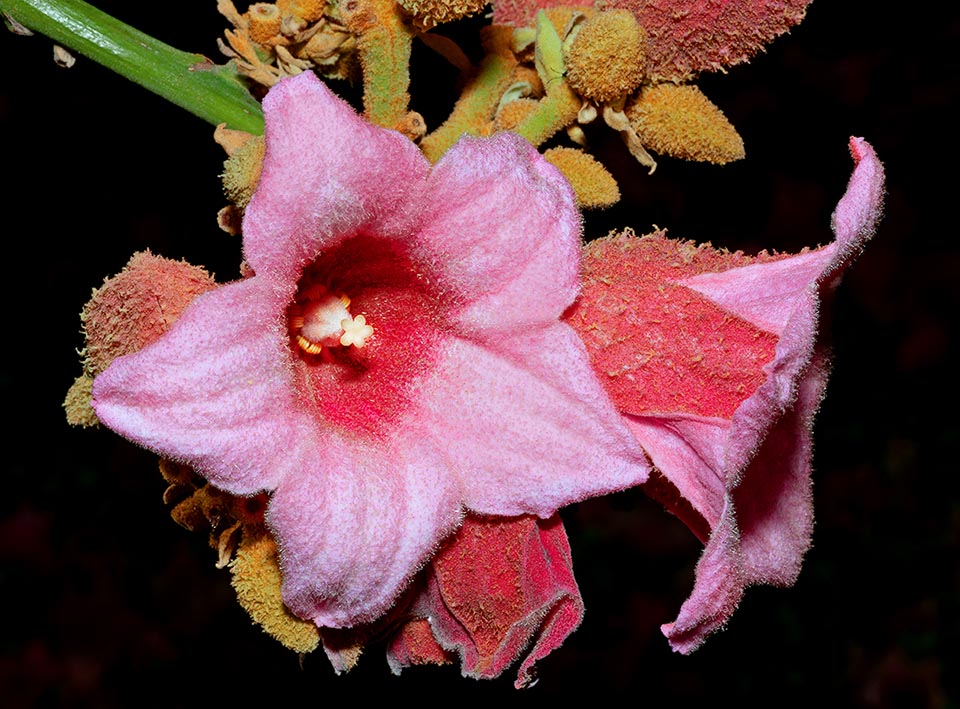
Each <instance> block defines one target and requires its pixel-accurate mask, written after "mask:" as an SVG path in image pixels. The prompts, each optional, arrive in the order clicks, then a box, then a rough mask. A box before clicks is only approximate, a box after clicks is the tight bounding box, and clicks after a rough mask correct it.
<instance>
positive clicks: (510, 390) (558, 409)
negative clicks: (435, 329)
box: [420, 323, 648, 517]
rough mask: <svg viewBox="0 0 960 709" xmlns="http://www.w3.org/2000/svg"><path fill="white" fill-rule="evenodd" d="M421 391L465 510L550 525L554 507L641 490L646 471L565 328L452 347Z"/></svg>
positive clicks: (576, 341) (641, 457)
mask: <svg viewBox="0 0 960 709" xmlns="http://www.w3.org/2000/svg"><path fill="white" fill-rule="evenodd" d="M444 357H445V359H444V361H443V362H442V363H440V364H438V366H437V369H436V372H435V376H433V378H432V379H431V380H430V381H429V382H425V383H424V384H423V385H422V391H421V400H420V405H421V406H422V407H423V412H424V413H423V414H421V416H422V417H424V418H425V419H426V420H432V421H433V422H434V423H433V424H432V425H433V426H434V427H435V428H434V430H437V431H439V432H442V433H443V435H444V438H443V442H444V446H445V448H446V454H447V456H448V465H449V467H450V471H451V472H452V473H453V474H454V475H456V476H457V478H458V479H459V480H460V484H461V487H462V490H463V495H464V497H463V499H464V503H465V505H466V506H467V508H468V509H470V510H472V511H474V512H478V513H482V514H491V515H498V516H516V515H521V514H535V515H538V516H540V517H549V516H550V515H552V514H553V513H554V512H555V511H556V510H557V509H558V508H559V507H562V506H564V505H567V504H570V503H572V502H576V501H579V500H582V499H584V498H587V497H590V496H593V495H599V494H603V493H607V492H611V491H614V490H621V489H623V488H626V487H630V486H632V485H636V484H639V483H642V482H643V481H645V480H646V478H647V474H648V466H647V462H646V458H645V456H644V455H643V452H642V451H641V450H640V448H639V447H638V446H637V445H636V443H635V442H634V440H633V437H632V436H631V435H630V433H629V431H628V430H627V429H626V427H625V425H624V423H623V421H622V420H621V417H620V416H619V414H617V412H616V410H615V409H614V408H613V405H612V403H611V402H610V399H609V398H608V396H607V394H606V393H605V392H604V391H603V389H602V388H601V387H600V385H599V383H598V382H597V381H596V377H595V375H594V374H593V372H592V371H591V369H590V365H589V362H588V361H587V356H586V352H585V351H584V349H583V344H582V343H581V342H580V340H579V338H577V336H576V334H575V333H574V332H573V331H572V330H571V329H570V328H569V327H567V326H566V325H563V324H560V323H557V324H555V325H553V326H551V327H547V328H542V329H540V330H534V331H530V332H527V333H523V334H518V335H514V336H513V337H506V336H504V337H503V338H502V339H501V340H500V341H499V342H497V343H496V347H495V348H494V347H493V346H489V347H481V346H479V345H476V344H474V343H473V342H470V341H468V340H457V339H451V340H450V341H448V342H447V343H446V345H445V349H444Z"/></svg>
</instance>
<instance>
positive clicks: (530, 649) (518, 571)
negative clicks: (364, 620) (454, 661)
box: [387, 516, 583, 689]
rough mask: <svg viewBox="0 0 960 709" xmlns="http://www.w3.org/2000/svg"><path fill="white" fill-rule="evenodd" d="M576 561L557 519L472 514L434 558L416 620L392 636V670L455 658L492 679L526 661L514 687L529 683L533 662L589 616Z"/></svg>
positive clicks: (467, 672) (473, 673)
mask: <svg viewBox="0 0 960 709" xmlns="http://www.w3.org/2000/svg"><path fill="white" fill-rule="evenodd" d="M572 564H573V561H572V559H571V556H570V545H569V543H568V542H567V535H566V532H565V531H564V529H563V523H562V522H561V521H560V518H559V516H554V517H552V518H550V519H549V520H537V519H534V518H532V517H521V518H518V519H513V520H485V519H475V518H469V517H468V518H467V519H466V520H465V521H464V525H463V527H461V528H460V529H459V530H458V531H457V534H456V535H455V536H454V537H453V538H452V539H451V540H450V541H449V542H448V543H447V544H445V545H444V547H443V549H441V551H440V552H439V553H438V554H437V555H436V556H435V557H434V558H433V560H432V561H431V566H430V573H429V575H428V576H427V579H426V588H425V589H424V590H423V591H422V592H421V593H420V595H419V596H418V597H417V599H416V600H415V601H414V603H413V607H412V608H411V609H410V611H409V614H410V619H409V620H407V621H406V622H405V623H404V624H403V625H402V626H401V628H400V629H399V630H398V631H397V632H396V633H394V635H393V636H392V638H391V639H390V642H389V645H388V648H387V659H388V661H389V663H390V666H391V668H393V670H394V672H397V673H399V671H400V670H401V669H402V668H404V667H408V666H410V665H417V664H424V663H427V662H432V663H437V662H442V661H444V660H448V659H449V654H455V655H457V656H459V658H460V663H461V668H462V671H463V674H464V676H466V677H474V678H476V679H489V678H492V677H499V676H500V674H502V673H503V672H504V671H505V670H506V669H507V668H508V667H510V665H512V664H513V663H514V662H515V661H516V660H518V659H519V658H520V657H521V656H522V657H523V660H522V662H521V663H520V668H519V672H518V675H517V681H516V687H517V688H518V689H520V688H522V687H526V686H530V685H531V684H532V683H533V682H534V674H533V665H534V663H535V662H536V661H537V660H539V659H541V658H543V657H545V656H546V655H548V654H549V653H551V652H553V650H555V649H556V648H558V647H560V645H561V644H562V643H563V641H564V640H566V638H567V636H568V635H570V633H572V632H573V631H574V630H576V628H577V626H578V625H580V621H581V620H582V619H583V599H582V598H581V597H580V589H579V588H577V582H576V580H575V579H574V578H573V568H572Z"/></svg>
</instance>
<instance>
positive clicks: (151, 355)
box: [93, 279, 310, 495]
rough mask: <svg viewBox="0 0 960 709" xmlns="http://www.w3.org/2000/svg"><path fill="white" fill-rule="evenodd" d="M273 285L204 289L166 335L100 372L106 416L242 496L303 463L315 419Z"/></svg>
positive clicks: (98, 393)
mask: <svg viewBox="0 0 960 709" xmlns="http://www.w3.org/2000/svg"><path fill="white" fill-rule="evenodd" d="M269 285H270V284H269V283H267V284H264V283H263V281H262V280H256V279H251V280H247V281H241V282H239V283H233V284H230V285H227V286H222V287H221V288H219V289H217V290H215V291H212V292H210V293H207V294H205V295H202V296H200V297H198V298H197V299H196V300H195V301H194V302H193V303H192V304H191V305H190V306H189V307H188V308H187V310H186V311H185V312H184V314H183V315H182V316H181V317H180V318H179V319H178V320H177V321H176V323H174V325H173V327H172V328H171V329H170V331H169V332H168V333H167V334H166V335H165V336H164V337H162V338H161V339H159V340H157V341H156V342H155V343H153V344H152V345H150V346H149V347H147V348H145V349H143V350H141V351H139V352H136V353H134V354H131V355H127V356H125V357H120V358H119V359H117V360H114V362H113V364H112V365H111V366H110V367H109V368H108V369H107V370H106V371H105V372H104V373H103V374H101V375H100V376H98V377H97V378H96V379H95V380H94V386H93V407H94V409H95V410H96V412H97V416H98V417H99V418H100V420H101V421H102V422H103V423H104V424H105V425H106V426H108V427H110V428H111V429H113V430H114V431H116V432H118V433H120V434H121V435H123V436H125V437H126V438H128V439H130V440H131V441H134V442H135V443H138V444H140V445H141V446H143V447H144V448H148V449H150V450H152V451H155V452H157V453H159V454H160V455H163V456H166V457H168V458H172V459H174V460H177V461H180V462H183V463H186V464H188V465H190V466H192V467H194V468H195V469H196V470H197V471H198V472H200V473H201V474H202V475H204V477H206V478H207V479H208V480H210V481H211V482H212V483H214V484H215V485H216V486H217V487H220V488H223V489H224V490H227V491H229V492H232V493H235V494H240V495H246V494H252V493H255V492H258V491H260V490H265V489H270V488H272V487H274V486H275V485H276V483H277V481H279V480H280V479H281V478H283V477H284V476H285V475H287V474H288V473H290V472H292V471H295V470H297V469H298V468H299V465H300V464H299V459H300V457H301V455H302V453H303V450H302V441H303V440H304V432H305V431H307V430H309V427H310V421H309V418H308V417H306V416H305V415H304V414H303V413H302V412H301V411H300V409H299V408H298V406H297V403H296V401H295V399H294V396H293V387H292V385H291V373H290V371H289V369H288V367H287V366H285V363H286V362H287V360H288V358H289V350H287V349H286V340H287V336H286V333H285V332H284V331H283V330H281V325H280V324H279V316H278V308H280V307H282V306H281V305H280V304H279V303H278V302H277V301H276V299H275V298H274V297H273V293H274V291H273V289H271V288H270V287H269ZM263 286H266V287H265V288H264V287H263ZM264 461H270V464H269V465H268V466H265V465H264Z"/></svg>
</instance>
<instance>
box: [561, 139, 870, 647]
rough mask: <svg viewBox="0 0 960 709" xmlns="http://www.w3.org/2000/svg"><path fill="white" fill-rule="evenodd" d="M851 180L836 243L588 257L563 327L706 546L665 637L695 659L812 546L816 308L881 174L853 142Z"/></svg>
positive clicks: (607, 247) (847, 252)
mask: <svg viewBox="0 0 960 709" xmlns="http://www.w3.org/2000/svg"><path fill="white" fill-rule="evenodd" d="M850 147H851V151H852V153H853V157H854V160H855V162H856V169H855V170H854V173H853V177H852V178H851V180H850V184H849V187H848V188H847V192H846V194H845V195H844V197H843V199H841V200H840V203H839V204H838V205H837V209H836V211H835V212H834V215H833V228H834V232H835V234H836V240H835V241H834V242H833V243H831V244H830V245H828V246H825V247H823V248H820V249H817V250H815V251H806V252H803V253H801V254H799V255H796V256H769V255H765V254H764V255H761V256H760V257H756V258H750V257H746V256H744V255H742V254H739V253H737V254H731V253H727V252H720V251H717V250H715V249H712V248H710V247H706V246H704V247H697V246H694V245H692V244H690V243H684V242H675V241H670V240H668V239H666V238H665V237H664V236H663V235H662V234H657V235H654V236H651V237H644V238H641V239H637V238H636V237H632V236H630V237H628V236H620V237H616V238H612V239H607V240H601V241H599V242H594V243H592V244H590V245H589V246H588V258H587V264H586V268H587V275H586V279H585V285H584V292H583V296H582V297H581V299H580V300H579V301H578V303H577V306H576V307H575V308H574V309H573V310H572V311H571V313H570V314H569V317H568V322H570V323H571V325H573V326H574V327H575V328H576V329H577V330H578V331H579V332H580V333H581V335H582V336H583V337H584V340H585V341H586V343H587V346H588V349H589V350H590V351H591V357H592V360H593V363H594V367H595V369H596V370H597V372H598V374H599V375H600V376H601V378H602V379H603V380H604V381H605V384H606V385H607V389H608V391H610V393H611V395H612V396H613V398H614V401H615V402H616V404H617V406H618V407H619V408H620V410H621V411H623V413H624V417H625V419H626V421H627V423H628V425H629V426H630V429H631V430H632V431H633V432H634V434H635V435H636V437H637V440H638V441H639V442H640V443H641V445H642V446H643V447H644V449H645V450H646V451H647V452H648V453H649V455H650V457H651V459H652V461H653V463H654V465H655V467H656V468H657V470H658V471H659V473H661V474H662V476H663V478H659V477H655V478H654V479H652V480H651V482H650V483H649V484H648V486H647V489H648V491H649V492H651V494H653V495H654V496H655V497H657V498H659V499H661V500H662V501H663V502H664V503H665V504H666V505H667V507H668V508H670V509H671V510H673V511H674V512H675V513H676V514H677V515H678V516H680V517H681V519H683V520H684V521H685V522H687V524H688V526H690V527H691V529H693V530H694V531H695V532H697V533H698V535H699V536H700V537H701V538H702V539H704V540H707V539H708V541H707V545H706V549H705V550H704V553H703V556H702V557H701V559H700V562H699V564H698V566H697V579H696V585H695V587H694V590H693V593H692V594H691V596H690V598H689V599H688V600H687V601H686V603H684V605H683V607H682V608H681V610H680V615H679V616H678V618H677V619H676V620H675V621H674V622H673V623H668V624H666V625H664V626H663V631H664V633H665V634H666V635H667V637H668V638H669V639H670V643H671V645H672V646H673V648H674V649H675V650H678V651H680V652H690V651H692V650H694V649H695V648H696V647H697V646H698V645H699V644H700V643H701V642H703V640H704V639H705V638H706V636H707V635H709V634H710V633H711V632H713V631H714V630H716V629H717V628H718V627H720V626H721V625H723V624H724V623H725V622H726V620H727V619H728V618H729V616H730V614H731V613H732V612H733V610H734V609H735V608H736V606H737V603H738V602H739V600H740V597H741V595H742V593H743V589H744V588H745V587H746V586H749V585H752V584H761V583H762V584H773V585H778V586H785V585H790V584H792V583H793V582H794V581H795V580H796V576H797V574H798V573H799V570H800V563H801V561H802V557H803V554H804V552H805V551H806V550H807V548H808V547H809V544H810V535H811V531H812V521H813V511H812V499H811V493H810V456H811V435H810V431H811V426H812V423H813V416H814V414H815V412H816V409H817V406H818V404H819V402H820V399H821V396H822V394H823V389H824V385H825V383H826V377H827V369H828V367H827V355H826V349H825V346H824V345H823V342H822V338H821V336H820V333H819V310H820V305H821V302H822V301H823V299H824V298H826V297H829V295H830V293H831V291H832V290H833V288H834V287H835V286H836V284H837V282H838V280H839V277H840V276H841V274H842V273H843V272H844V271H845V270H846V268H847V267H848V266H849V265H850V264H851V262H852V261H853V259H854V257H855V256H856V255H857V254H858V253H859V252H860V250H861V249H862V247H863V245H864V243H865V242H866V240H867V239H869V238H870V236H871V235H872V234H873V229H874V225H875V223H876V220H877V219H878V216H879V212H880V205H881V200H882V195H883V169H882V166H881V165H880V163H879V161H878V160H877V157H876V155H875V154H874V152H873V149H872V148H871V147H870V146H869V145H868V144H867V143H866V142H864V141H863V140H861V139H856V138H855V139H852V140H851V142H850Z"/></svg>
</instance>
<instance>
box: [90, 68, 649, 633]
mask: <svg viewBox="0 0 960 709" xmlns="http://www.w3.org/2000/svg"><path fill="white" fill-rule="evenodd" d="M264 112H265V115H266V124H267V129H266V138H267V147H266V156H265V159H264V165H263V172H262V177H261V181H260V184H259V187H258V190H257V192H256V194H255V195H254V197H253V200H252V201H251V203H250V205H249V207H248V208H247V211H246V214H245V218H244V223H243V234H244V255H245V258H246V262H247V264H248V265H249V266H250V268H252V269H253V272H254V273H255V275H253V276H252V277H250V278H247V279H245V280H242V281H239V282H235V283H231V284H228V285H226V286H223V287H221V288H219V289H217V290H215V291H213V292H210V293H207V294H205V295H203V296H200V297H199V298H197V299H196V300H195V301H194V302H193V303H192V304H191V306H190V307H189V308H188V309H187V311H186V312H185V313H184V314H183V315H182V316H181V317H180V319H179V320H177V322H176V323H175V324H174V326H173V327H172V328H171V330H170V331H169V332H168V333H167V334H166V335H165V336H164V337H163V338H161V339H160V340H158V341H157V342H155V343H154V344H152V345H150V346H149V347H147V348H146V349H144V350H142V351H140V352H138V353H136V354H133V355H129V356H126V357H122V358H120V359H118V360H116V361H115V362H114V363H113V364H112V365H111V367H110V368H109V369H107V371H106V372H104V373H103V374H101V375H100V376H99V377H98V378H97V379H96V381H95V384H94V407H95V409H96V411H97V415H98V416H99V418H100V420H101V421H103V422H104V423H105V424H106V425H107V426H109V427H110V428H112V429H114V430H115V431H117V432H119V433H121V434H122V435H124V436H126V437H127V438H129V439H131V440H133V441H135V442H136V443H139V444H140V445H143V446H145V447H147V448H149V449H151V450H154V451H156V452H157V453H159V454H161V455H163V456H166V457H169V458H172V459H175V460H178V461H181V462H184V463H186V464H188V465H190V466H192V467H194V468H195V469H196V470H197V471H198V472H200V473H201V474H202V475H204V476H205V477H206V478H207V479H208V480H210V482H211V483H213V484H214V485H216V486H217V487H220V488H222V489H224V490H227V491H229V492H231V493H234V494H238V495H252V494H254V493H257V492H259V491H262V490H268V491H271V493H272V495H271V498H270V504H269V509H268V512H267V522H268V524H269V526H270V528H271V530H272V531H273V533H274V534H275V535H276V537H277V539H278V541H279V546H280V549H281V566H282V569H283V574H284V586H283V592H284V600H285V602H286V604H287V605H288V606H289V607H290V609H291V610H292V611H293V612H294V613H296V614H297V615H299V616H301V617H304V618H308V619H311V620H313V621H314V622H316V623H317V624H318V625H320V626H330V627H344V626H350V625H354V624H357V623H360V622H365V621H371V620H373V619H375V618H377V617H378V616H380V615H382V614H383V613H385V612H386V611H387V610H388V609H389V608H390V606H391V604H392V602H393V601H394V599H395V598H396V596H397V594H398V593H399V591H400V590H401V589H402V588H403V587H404V586H405V585H406V584H407V583H408V582H409V580H410V579H411V577H412V576H413V575H414V573H415V572H416V571H417V570H418V569H419V568H420V567H422V566H423V565H424V564H425V563H426V562H427V561H428V559H429V558H430V557H431V556H432V554H433V553H434V552H435V550H436V549H437V547H438V546H439V544H440V542H441V541H442V540H443V538H444V537H445V536H447V535H448V534H450V533H451V532H452V531H453V530H454V529H455V528H456V527H457V526H458V525H459V524H460V521H461V518H462V516H463V513H464V510H470V511H472V512H476V513H479V514H490V515H502V516H515V515H522V514H533V515H537V516H540V517H549V516H550V515H552V514H553V513H554V511H555V510H556V509H557V508H558V507H560V506H562V505H565V504H568V503H571V502H574V501H577V500H580V499H583V498H585V497H588V496H591V495H597V494H601V493H605V492H608V491H611V490H615V489H620V488H624V487H628V486H631V485H635V484H638V483H641V482H643V481H644V480H645V479H646V477H647V464H646V462H645V459H644V457H643V454H642V452H641V451H640V450H639V447H638V446H637V444H636V442H635V441H634V440H633V437H632V436H631V435H630V433H629V431H628V430H627V428H626V427H625V425H624V422H623V421H622V419H621V417H620V416H619V415H618V413H617V412H616V410H615V409H614V407H613V405H612V403H611V402H610V400H609V397H608V395H607V394H606V393H605V392H604V391H603V389H602V388H601V386H600V385H599V383H598V382H597V381H596V378H595V376H594V374H593V372H592V370H591V368H590V364H589V362H588V358H587V354H586V351H585V349H584V347H583V344H582V342H581V341H580V339H579V338H578V337H577V335H576V334H575V333H574V332H573V331H572V330H571V329H570V328H569V327H568V326H567V325H565V324H563V323H561V322H559V316H560V314H561V313H562V312H563V311H564V309H565V308H566V307H567V306H568V305H569V304H570V303H571V302H572V301H573V299H574V298H575V296H576V294H577V291H578V284H579V268H580V241H579V229H580V224H579V217H578V214H577V212H576V209H575V208H574V201H573V195H572V193H571V191H570V188H569V186H568V185H567V183H566V181H565V180H564V179H563V178H562V177H561V176H560V174H559V173H558V172H557V171H556V170H555V169H554V168H553V167H552V166H550V165H548V164H547V163H546V162H545V161H544V160H543V159H542V158H541V157H540V155H538V153H537V152H536V150H534V149H533V148H532V147H531V146H530V145H529V144H528V143H526V142H525V141H523V140H522V139H520V138H518V137H516V136H511V135H501V136H498V137H496V138H493V139H489V140H475V139H464V140H463V141H461V142H460V143H458V144H457V145H456V146H455V147H454V148H453V149H451V150H450V152H449V153H448V154H447V155H446V156H445V157H444V159H443V160H442V161H440V162H439V163H438V164H437V165H435V166H433V167H431V166H430V165H429V163H428V162H427V160H426V159H425V158H424V157H423V156H422V155H421V154H420V152H419V151H418V150H417V148H416V146H414V145H413V144H412V143H411V142H409V141H408V140H407V139H405V138H403V137H402V136H401V135H399V134H398V133H395V132H392V131H386V130H382V129H380V128H376V127H374V126H371V125H369V124H367V123H365V122H364V121H363V120H361V119H360V118H358V117H357V116H356V114H355V113H354V112H353V111H352V109H350V107H349V106H347V105H346V104H345V103H344V102H342V101H341V100H339V99H338V98H336V97H335V96H334V95H333V94H331V93H330V92H329V91H328V90H327V89H326V88H325V87H324V86H323V84H321V83H320V82H319V81H318V80H317V79H315V78H313V77H312V76H311V75H310V74H303V75H301V76H298V77H296V78H292V79H286V80H284V81H282V82H281V83H280V84H279V85H277V86H276V87H275V88H274V89H272V90H271V92H270V93H269V94H268V96H267V97H266V99H265V100H264Z"/></svg>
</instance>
